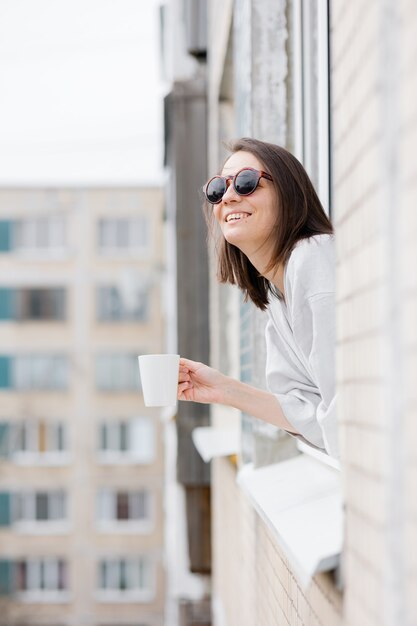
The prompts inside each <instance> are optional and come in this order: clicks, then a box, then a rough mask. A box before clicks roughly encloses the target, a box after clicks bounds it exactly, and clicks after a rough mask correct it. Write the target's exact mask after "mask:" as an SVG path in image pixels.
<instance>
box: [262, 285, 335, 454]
mask: <svg viewBox="0 0 417 626" xmlns="http://www.w3.org/2000/svg"><path fill="white" fill-rule="evenodd" d="M334 311H335V307H334V294H333V293H324V294H316V295H314V296H312V297H310V298H307V299H305V300H304V302H303V305H302V306H301V307H300V308H299V309H298V312H297V316H296V318H295V319H294V323H293V334H294V339H295V341H296V344H297V345H298V347H299V349H300V352H301V355H302V357H303V363H300V367H297V358H296V357H295V356H294V354H288V350H289V349H290V348H289V347H288V345H287V344H286V343H285V342H284V341H282V339H281V338H280V336H279V333H278V332H277V330H276V328H275V327H274V324H273V322H272V320H269V322H268V324H267V327H266V342H267V367H266V378H267V384H268V388H269V390H270V391H271V393H273V394H274V395H275V396H276V397H277V399H278V401H279V403H280V404H281V407H282V409H283V411H284V414H285V416H286V418H287V420H288V421H289V422H290V424H291V425H292V426H293V427H294V429H295V430H297V431H298V432H299V433H300V435H301V436H302V438H303V439H304V440H305V441H306V442H307V443H310V444H312V445H314V446H316V447H318V448H321V449H325V450H326V452H327V453H328V454H330V455H331V456H334V457H338V445H337V421H336V397H335V363H334V361H335V357H334V353H335V319H334ZM306 370H307V371H308V373H309V379H307V378H306V376H305V371H306Z"/></svg>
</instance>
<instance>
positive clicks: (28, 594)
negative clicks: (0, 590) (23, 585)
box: [15, 590, 71, 604]
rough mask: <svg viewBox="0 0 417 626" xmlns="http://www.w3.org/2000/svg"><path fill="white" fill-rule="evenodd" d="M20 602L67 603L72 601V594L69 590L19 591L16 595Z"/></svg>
mask: <svg viewBox="0 0 417 626" xmlns="http://www.w3.org/2000/svg"><path fill="white" fill-rule="evenodd" d="M15 597H16V600H17V601H18V602H23V603H25V604H31V603H34V604H37V603H42V604H65V603H67V602H70V600H71V596H70V594H69V593H68V591H52V590H51V591H47V590H37V591H19V592H17V593H16V595H15Z"/></svg>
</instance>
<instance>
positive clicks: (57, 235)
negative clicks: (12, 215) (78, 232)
mask: <svg viewBox="0 0 417 626" xmlns="http://www.w3.org/2000/svg"><path fill="white" fill-rule="evenodd" d="M65 226H66V224H65V217H64V216H61V215H53V216H42V217H34V218H30V219H18V220H15V221H13V223H12V227H11V245H12V249H14V250H16V251H17V252H31V251H37V252H42V251H48V250H61V249H63V248H65V246H66V230H65Z"/></svg>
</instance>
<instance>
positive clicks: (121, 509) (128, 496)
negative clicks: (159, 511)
mask: <svg viewBox="0 0 417 626" xmlns="http://www.w3.org/2000/svg"><path fill="white" fill-rule="evenodd" d="M150 505H151V501H150V493H149V491H148V490H146V489H140V490H135V491H126V490H120V491H119V490H114V489H101V490H100V491H99V493H98V497H97V518H98V521H99V522H123V523H125V522H147V521H149V520H150V516H151V511H150Z"/></svg>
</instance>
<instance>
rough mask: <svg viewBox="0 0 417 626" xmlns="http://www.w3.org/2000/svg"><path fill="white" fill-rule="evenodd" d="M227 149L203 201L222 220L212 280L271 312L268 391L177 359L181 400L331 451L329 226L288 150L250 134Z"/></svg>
mask: <svg viewBox="0 0 417 626" xmlns="http://www.w3.org/2000/svg"><path fill="white" fill-rule="evenodd" d="M231 152H232V154H231V156H230V157H229V158H228V159H227V161H226V162H225V164H224V167H223V170H222V173H221V176H215V177H213V178H212V179H211V180H209V182H208V183H207V184H206V186H205V196H206V200H207V206H206V209H207V210H208V211H209V215H208V220H209V222H210V223H212V222H213V220H214V221H215V222H217V224H218V226H219V227H220V238H219V245H218V274H219V280H220V281H221V282H224V283H227V282H229V283H231V284H236V285H238V287H239V288H240V289H241V290H242V291H243V293H244V294H245V297H246V299H250V300H252V302H253V303H254V304H255V306H257V307H258V308H260V309H261V310H266V311H267V313H268V318H269V319H268V323H267V326H266V346H267V360H266V379H267V386H268V389H269V391H263V390H260V389H256V388H255V387H252V386H250V385H247V384H244V383H242V382H240V381H238V380H234V379H232V378H230V377H228V376H225V375H223V374H221V373H220V372H218V371H216V370H214V369H212V368H210V367H208V366H206V365H203V364H202V363H197V362H195V361H191V360H189V359H184V358H182V359H181V361H180V373H179V384H178V399H179V400H191V401H193V402H203V403H220V404H224V405H229V406H232V407H235V408H237V409H240V410H242V411H244V412H245V413H248V414H249V415H253V416H254V417H257V418H260V419H263V420H265V421H267V422H269V423H272V424H274V425H276V426H278V427H280V428H283V429H284V430H286V431H288V432H289V433H291V434H292V435H294V436H297V437H300V438H301V439H303V440H304V441H306V442H308V443H309V444H311V445H313V446H316V447H318V448H321V449H323V450H325V451H326V452H327V453H328V454H330V455H332V456H338V448H337V425H336V411H335V374H334V369H335V368H334V351H335V319H334V318H335V304H334V295H335V294H334V291H335V288H334V270H335V258H334V238H333V234H332V233H333V228H332V225H331V223H330V221H329V219H328V217H327V216H326V214H325V213H324V210H323V207H322V206H321V204H320V201H319V199H318V197H317V194H316V192H315V191H314V188H313V185H312V183H311V181H310V179H309V178H308V176H307V174H306V172H305V170H304V168H303V167H302V165H301V164H300V163H299V162H298V161H297V159H296V158H295V157H294V156H292V155H291V154H290V153H289V152H287V151H286V150H284V149H283V148H281V147H279V146H276V145H273V144H269V143H265V142H261V141H258V140H255V139H240V140H239V141H237V142H236V143H235V144H234V145H233V146H232V147H231Z"/></svg>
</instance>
